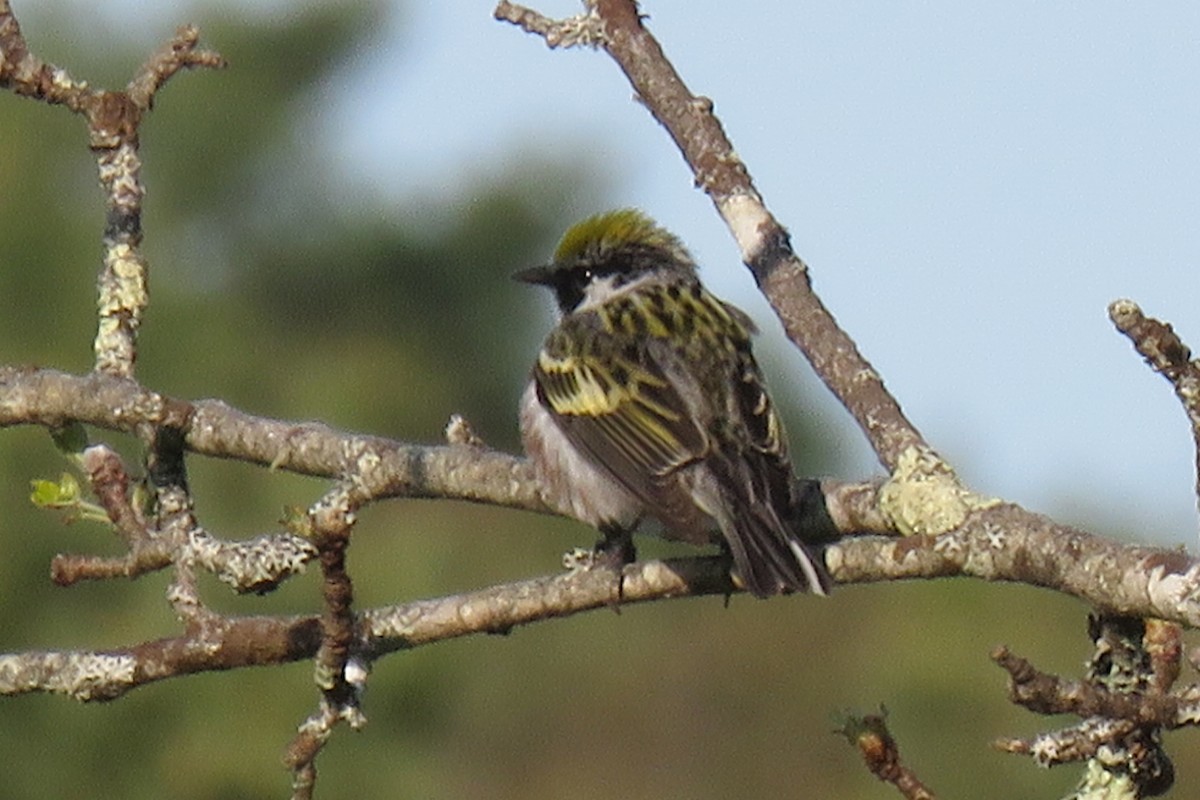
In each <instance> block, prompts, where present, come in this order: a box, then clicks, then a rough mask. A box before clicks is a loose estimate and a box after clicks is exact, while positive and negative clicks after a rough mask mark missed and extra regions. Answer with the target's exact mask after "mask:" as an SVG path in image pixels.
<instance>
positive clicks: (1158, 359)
mask: <svg viewBox="0 0 1200 800" xmlns="http://www.w3.org/2000/svg"><path fill="white" fill-rule="evenodd" d="M1108 316H1109V319H1111V320H1112V322H1113V325H1116V326H1117V330H1119V331H1120V332H1121V333H1123V334H1125V335H1126V336H1128V337H1129V340H1130V341H1131V342H1133V346H1134V348H1136V349H1137V351H1138V353H1140V354H1141V356H1142V358H1144V359H1146V363H1147V364H1149V365H1150V368H1151V369H1153V370H1154V371H1155V372H1157V373H1158V374H1159V375H1162V376H1163V377H1164V378H1166V379H1167V380H1169V381H1170V382H1171V385H1172V386H1173V387H1175V395H1176V397H1178V398H1179V402H1180V403H1182V404H1183V411H1184V413H1185V414H1187V418H1188V423H1190V424H1191V426H1192V442H1193V445H1194V447H1195V450H1196V502H1197V504H1198V506H1200V362H1197V361H1194V360H1192V351H1191V349H1190V348H1189V347H1188V346H1187V345H1186V344H1184V343H1183V340H1182V339H1180V338H1179V334H1177V333H1175V330H1174V329H1173V328H1172V327H1171V326H1170V325H1169V324H1167V323H1165V322H1159V321H1158V320H1156V319H1154V318H1153V317H1147V316H1146V315H1145V314H1143V313H1142V309H1141V308H1139V307H1138V305H1137V303H1134V302H1133V301H1132V300H1116V301H1114V302H1113V303H1112V304H1111V305H1110V306H1109V307H1108Z"/></svg>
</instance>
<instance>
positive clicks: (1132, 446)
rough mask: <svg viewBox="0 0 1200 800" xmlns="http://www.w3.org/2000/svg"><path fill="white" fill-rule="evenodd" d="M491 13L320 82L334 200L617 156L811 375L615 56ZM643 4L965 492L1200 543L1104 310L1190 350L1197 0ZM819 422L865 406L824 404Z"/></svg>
mask: <svg viewBox="0 0 1200 800" xmlns="http://www.w3.org/2000/svg"><path fill="white" fill-rule="evenodd" d="M15 2H16V5H17V11H18V13H20V12H21V10H22V3H21V0H15ZM67 5H68V6H72V7H76V8H83V7H84V6H83V5H82V4H81V2H80V0H74V2H72V3H67ZM250 7H253V8H254V9H255V10H254V11H253V12H250V11H246V12H245V13H254V14H256V15H263V14H286V13H288V10H289V9H290V8H294V7H295V6H294V4H291V3H288V2H284V1H283V0H273V2H271V3H268V4H264V3H256V4H251V3H246V8H247V9H249V8H250ZM536 7H537V8H539V9H540V10H542V11H544V12H546V13H549V14H552V15H558V16H561V15H567V14H571V13H575V12H576V11H577V10H578V8H579V6H578V5H577V4H575V3H569V2H564V1H563V0H556V2H545V3H541V4H539V5H537V6H536ZM230 8H239V6H237V5H236V4H235V5H232V6H229V7H227V10H226V12H225V13H226V14H228V13H230V11H229V9H230ZM491 10H492V5H491V3H489V2H482V3H468V2H454V3H445V2H424V3H409V4H404V5H398V6H397V7H396V9H395V12H394V13H393V14H392V15H391V17H390V19H389V20H388V23H387V24H386V25H384V26H382V27H381V28H380V30H379V31H378V33H377V35H376V38H375V41H374V42H373V43H372V44H371V46H370V47H369V48H367V49H365V50H364V52H362V53H360V54H359V57H358V58H357V59H356V61H355V63H354V64H352V65H350V66H349V67H348V70H347V73H346V74H345V75H343V76H341V79H340V80H341V81H344V83H341V82H339V84H338V85H331V86H330V87H329V97H330V99H331V102H333V103H334V106H335V108H334V112H333V113H330V114H328V115H327V116H325V117H323V118H320V119H314V120H313V132H312V135H313V136H314V137H315V139H314V140H315V141H316V142H318V143H321V145H322V146H323V147H324V148H326V149H327V150H328V152H329V154H330V155H331V156H332V157H334V158H335V159H336V162H335V163H337V164H338V165H339V167H340V169H341V170H343V171H344V173H345V174H346V175H347V176H348V183H347V185H346V189H345V191H347V192H349V193H351V194H354V193H372V194H378V195H381V196H384V197H389V198H395V199H396V200H401V199H410V198H413V197H414V196H420V195H422V194H430V193H432V194H443V193H448V190H447V187H448V186H452V185H454V184H455V182H457V181H460V180H466V179H470V178H473V177H477V176H479V175H481V174H488V173H489V172H494V173H502V172H503V170H504V160H505V159H507V158H508V157H510V156H511V154H512V153H513V152H514V150H516V151H519V152H521V153H523V154H524V155H525V156H527V157H535V158H552V159H554V160H569V159H581V160H585V161H586V162H587V163H589V164H600V165H603V169H604V170H605V172H606V174H607V175H608V179H609V185H610V193H609V194H610V196H611V197H612V199H613V202H614V203H616V204H621V205H637V206H641V207H643V208H645V209H646V210H647V211H648V212H650V213H651V214H652V215H653V216H655V217H657V218H658V219H659V220H660V221H662V222H663V223H664V224H666V225H667V226H668V227H670V228H672V229H673V230H675V231H676V232H677V233H679V234H680V235H681V236H682V237H683V238H684V240H685V241H687V242H688V243H689V245H690V246H691V248H692V250H693V251H694V252H695V254H696V255H697V256H698V258H699V259H700V261H701V264H702V265H703V269H704V274H705V276H706V279H707V281H708V282H709V283H710V285H711V286H712V287H713V288H714V289H715V290H716V291H718V293H720V294H723V295H725V296H726V297H728V298H729V299H731V300H733V301H735V302H737V303H739V304H740V305H743V306H744V307H746V308H747V310H749V311H750V312H751V313H752V314H753V315H754V316H755V317H756V318H757V319H758V320H759V321H760V323H762V327H763V328H764V337H765V338H766V339H768V340H772V343H771V344H768V345H766V347H768V348H774V349H776V350H777V351H778V352H780V353H781V354H784V355H783V356H782V357H783V358H784V361H783V362H781V363H778V364H776V365H775V368H776V369H777V370H779V371H781V372H785V373H787V374H775V375H774V376H773V378H772V383H773V384H774V385H776V386H778V385H780V384H782V383H786V382H789V381H794V382H796V383H797V384H799V385H801V386H803V387H805V388H806V389H809V390H810V391H811V390H813V385H814V379H813V378H812V377H811V374H810V372H809V370H808V368H807V365H806V364H805V363H804V362H803V360H802V359H801V358H800V357H799V356H794V355H790V354H786V350H785V345H784V344H783V340H782V336H781V334H780V332H779V330H778V326H777V325H775V324H774V323H773V322H772V319H771V316H770V312H769V310H768V309H767V307H766V305H765V303H763V302H762V301H761V300H760V299H758V298H757V297H756V295H755V293H754V288H753V284H752V281H751V279H750V277H749V274H748V273H747V272H746V271H745V270H744V269H743V268H741V266H740V265H739V264H738V262H737V251H736V249H735V248H734V246H733V243H732V241H731V239H730V237H729V236H728V234H727V233H726V231H725V230H724V227H723V225H722V224H721V222H720V221H719V219H718V218H717V217H716V215H715V213H714V212H713V211H712V209H711V207H710V205H709V204H708V201H707V200H706V199H705V198H704V197H703V196H702V195H701V194H700V193H699V192H698V191H696V190H695V189H694V188H692V183H691V178H690V175H689V173H688V172H687V170H686V168H685V166H684V164H683V162H682V159H681V158H680V157H679V155H678V153H677V152H676V151H675V150H674V149H673V147H672V145H671V144H670V141H669V139H668V138H667V136H666V135H665V133H664V132H662V131H661V130H659V129H658V128H657V126H656V125H655V124H654V122H653V121H652V120H651V119H650V117H649V115H648V114H647V113H646V112H645V111H644V110H643V109H642V108H641V107H640V106H638V105H637V104H636V103H634V102H631V100H630V95H631V90H630V89H629V86H628V84H627V83H626V82H625V80H624V78H623V77H622V76H621V74H620V72H619V71H618V70H617V68H616V66H615V65H614V64H613V63H612V62H611V61H610V60H609V59H608V58H607V57H606V56H604V55H603V54H602V53H597V52H592V51H587V50H572V51H557V52H551V51H549V50H547V48H546V47H545V45H544V44H542V43H541V42H540V40H537V39H535V38H533V37H531V36H528V35H525V34H523V33H521V32H520V31H518V30H517V29H516V28H513V27H511V26H509V25H504V24H500V23H497V22H494V21H493V20H492V19H491ZM643 11H644V12H645V13H647V14H648V15H649V23H648V24H649V25H650V27H651V29H652V30H653V32H654V33H655V34H656V35H657V36H658V37H659V39H660V41H661V42H662V43H663V46H664V48H665V49H666V52H667V54H668V56H669V57H670V58H672V60H673V61H674V63H675V65H676V67H677V68H678V69H679V71H680V72H681V74H682V75H683V77H684V79H685V81H687V83H688V84H689V85H690V87H691V88H692V90H693V91H694V92H696V93H698V94H704V95H707V96H709V97H711V98H712V99H713V101H714V102H715V106H716V112H717V114H718V115H719V116H720V118H721V120H722V121H723V123H724V124H725V127H726V130H727V131H728V133H729V134H730V136H731V138H732V139H733V142H734V145H735V147H736V149H737V150H738V152H739V154H740V155H741V156H742V158H743V159H744V160H745V161H746V163H747V165H748V166H749V168H750V170H751V172H752V174H753V175H754V176H755V179H756V181H757V184H758V187H759V189H760V190H761V191H762V193H763V195H764V197H765V200H766V202H767V205H768V207H769V208H770V209H771V210H772V211H773V212H774V213H775V214H776V216H777V217H778V218H779V219H780V220H781V221H782V222H783V224H784V225H786V226H787V227H788V228H789V229H790V230H791V232H792V236H793V243H794V245H795V247H796V249H797V251H798V252H799V253H800V254H801V255H802V257H803V258H805V260H806V261H808V263H809V264H810V266H811V268H812V270H813V278H814V282H815V285H816V287H817V290H818V291H819V293H820V294H821V296H822V297H823V299H824V300H825V302H826V304H827V305H828V306H829V307H830V308H831V309H832V310H833V312H834V314H835V315H836V316H837V318H838V320H839V321H840V322H841V323H842V325H843V326H844V327H845V328H846V329H847V330H848V331H849V332H850V333H851V334H852V335H853V336H854V337H855V339H856V340H857V341H858V343H859V345H860V348H861V349H862V351H863V352H864V354H865V355H866V356H867V358H868V359H870V360H871V361H872V363H873V364H874V366H875V367H876V368H877V369H878V370H879V371H880V372H881V373H882V374H883V376H884V378H885V380H886V381H887V383H888V386H889V387H890V388H891V390H892V391H893V392H894V393H895V394H896V395H897V397H898V398H899V399H900V401H901V403H902V405H903V407H904V409H905V411H906V412H907V413H908V415H909V416H910V418H911V419H912V420H913V421H914V422H915V423H916V424H917V426H918V427H919V428H920V429H921V430H922V431H923V432H924V434H925V435H926V437H927V438H928V439H929V441H930V442H931V443H932V444H933V445H934V446H935V447H936V448H938V449H939V450H941V451H942V452H943V454H944V455H946V456H947V457H948V458H949V459H950V460H951V461H952V463H954V464H955V465H956V466H957V467H958V468H959V470H960V472H961V473H962V474H963V476H964V477H965V479H966V480H967V481H968V482H969V483H970V484H971V485H972V486H973V487H974V488H976V489H978V490H980V491H982V492H986V493H989V494H997V495H1001V496H1004V497H1006V498H1009V499H1013V500H1016V501H1018V502H1021V503H1023V504H1025V505H1027V506H1028V507H1030V508H1032V509H1034V510H1038V511H1043V512H1046V513H1049V514H1051V515H1052V516H1054V517H1056V518H1058V519H1060V520H1062V521H1079V522H1084V523H1088V524H1093V525H1099V524H1101V523H1102V524H1104V525H1105V526H1106V527H1107V529H1108V530H1110V531H1112V532H1119V531H1124V532H1125V533H1126V534H1127V535H1128V536H1129V537H1131V538H1135V539H1147V538H1149V539H1153V540H1155V541H1159V542H1164V543H1169V544H1187V545H1189V546H1191V545H1192V544H1193V542H1194V539H1195V536H1196V531H1197V522H1196V503H1195V495H1194V491H1193V485H1194V465H1193V459H1194V453H1193V447H1192V443H1191V437H1190V434H1189V429H1188V425H1187V422H1186V420H1185V418H1184V415H1183V413H1182V411H1181V409H1180V408H1179V406H1178V403H1177V402H1176V400H1175V398H1174V396H1173V394H1172V393H1171V390H1170V387H1169V385H1168V384H1167V383H1166V382H1165V381H1163V380H1162V379H1161V378H1159V377H1157V376H1155V375H1153V374H1151V373H1150V372H1149V370H1148V369H1147V368H1146V367H1144V366H1143V365H1142V363H1141V361H1140V359H1139V358H1138V356H1137V355H1136V354H1135V353H1134V352H1133V351H1132V349H1131V347H1130V346H1129V344H1128V342H1127V341H1126V340H1125V339H1124V338H1123V337H1121V336H1120V335H1118V334H1117V333H1116V332H1115V331H1114V330H1113V328H1112V326H1111V324H1110V323H1109V322H1108V320H1107V315H1106V307H1107V305H1108V303H1109V302H1111V301H1112V300H1114V299H1116V298H1119V297H1128V298H1131V299H1133V300H1135V301H1136V302H1138V303H1139V304H1141V305H1142V307H1143V308H1144V310H1145V311H1146V312H1147V313H1149V314H1151V315H1155V316H1159V317H1160V318H1163V319H1166V320H1169V321H1171V322H1172V323H1174V325H1175V327H1176V329H1177V330H1179V331H1180V332H1181V333H1182V334H1183V336H1184V338H1185V340H1190V341H1191V342H1192V343H1193V344H1194V345H1196V347H1197V348H1200V270H1198V269H1197V267H1198V266H1200V230H1198V227H1197V221H1198V220H1200V148H1198V146H1197V145H1198V144H1200V93H1198V92H1197V86H1196V84H1197V80H1198V76H1200V47H1198V46H1197V45H1198V44H1200V6H1197V5H1195V4H1192V3H1184V2H1159V3H1153V4H1132V3H1114V2H1103V1H1101V2H1089V3H1086V4H1084V3H1039V2H1010V3H1003V4H1001V3H995V4H986V5H985V4H978V3H961V2H936V1H932V0H931V1H930V2H888V3H866V2H845V1H844V0H838V1H837V2H788V3H783V2H776V3H756V2H746V3H740V4H736V5H735V4H730V3H727V2H716V1H715V0H695V1H693V2H687V3H682V2H667V1H666V0H663V1H662V2H645V3H644V4H643ZM75 13H79V12H75ZM93 13H94V12H93ZM103 13H104V14H105V18H106V20H107V21H108V24H112V25H119V26H124V25H127V24H128V23H129V20H131V19H133V20H137V24H138V25H139V27H140V28H141V29H142V30H143V31H144V32H145V34H146V36H147V37H148V41H151V40H153V41H159V40H161V39H163V38H165V37H166V36H167V35H169V33H170V31H171V30H173V28H174V26H175V25H176V24H178V23H180V22H183V21H189V20H194V21H196V22H199V23H201V24H203V21H204V14H203V13H200V12H194V11H193V10H192V9H190V8H189V6H188V5H187V4H184V3H173V2H152V1H151V0H137V2H134V1H133V0H128V1H127V2H121V3H112V4H108V5H106V7H105V9H104V11H103ZM239 13H240V12H239ZM212 44H213V46H215V47H217V48H218V49H219V46H220V43H219V42H213V43H212ZM347 86H351V87H353V88H352V89H349V90H347V88H346V87H347ZM593 210H599V209H592V208H588V207H586V206H584V205H581V207H580V212H581V213H587V212H590V211H593ZM818 393H819V390H818ZM821 396H824V395H821ZM821 417H822V419H825V420H828V421H829V424H832V425H847V424H848V423H847V422H846V418H845V415H844V414H843V413H841V412H840V411H839V410H838V409H837V407H836V406H835V405H834V404H833V402H832V400H829V401H828V402H827V403H826V405H825V407H824V408H823V409H822V410H821ZM841 438H842V439H843V440H844V441H845V442H846V451H847V454H848V464H849V466H848V467H843V469H846V470H847V474H845V475H843V476H842V477H847V478H854V477H860V476H864V475H867V474H873V473H876V472H877V471H878V467H877V465H876V464H875V462H874V459H873V457H872V456H871V454H870V452H869V451H868V450H867V448H866V446H865V444H864V443H863V441H862V437H861V436H860V435H858V433H857V432H856V430H855V429H853V428H852V427H846V428H845V431H844V433H842V434H841Z"/></svg>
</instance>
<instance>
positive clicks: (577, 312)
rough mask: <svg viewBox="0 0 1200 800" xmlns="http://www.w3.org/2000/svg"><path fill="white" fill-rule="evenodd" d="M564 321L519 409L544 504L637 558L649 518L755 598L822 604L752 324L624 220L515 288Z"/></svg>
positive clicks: (575, 243) (621, 560) (668, 238)
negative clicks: (538, 297)
mask: <svg viewBox="0 0 1200 800" xmlns="http://www.w3.org/2000/svg"><path fill="white" fill-rule="evenodd" d="M515 277H516V278H517V279H518V280H521V281H525V282H527V283H534V284H540V285H543V286H547V287H549V288H550V289H551V290H552V291H553V292H554V295H555V298H556V300H557V303H558V310H559V313H560V316H559V320H558V324H557V326H556V327H555V328H554V329H553V330H552V331H551V332H550V334H549V336H548V337H547V338H546V341H545V344H543V345H542V349H541V352H540V353H539V354H538V358H537V362H536V363H535V364H534V366H533V375H532V378H531V380H530V383H529V386H528V388H527V389H526V391H525V394H524V396H523V398H522V401H521V435H522V439H523V441H524V445H525V451H526V452H527V453H528V454H529V457H530V459H531V460H532V461H533V464H534V467H535V469H536V472H537V476H538V480H539V481H540V483H541V487H542V493H543V496H544V497H545V499H546V501H547V502H548V503H549V504H550V505H551V506H553V507H555V508H556V509H557V510H558V511H561V512H562V513H565V514H568V515H570V516H573V517H575V518H577V519H580V520H583V521H584V522H587V523H589V524H591V525H593V526H595V527H597V528H599V529H600V531H601V533H602V534H603V535H604V539H603V541H602V542H601V543H600V544H599V545H597V554H598V555H599V556H602V557H603V556H607V557H608V559H609V561H610V563H612V565H613V566H618V567H619V566H622V565H624V564H625V563H628V562H629V561H632V560H633V558H634V549H633V544H632V540H631V538H630V534H631V533H632V531H633V529H634V528H635V527H636V526H637V524H638V523H639V521H640V520H641V519H642V518H643V517H645V516H647V515H649V516H652V517H655V518H657V519H658V520H659V521H660V522H661V523H662V525H663V535H664V537H665V538H668V539H673V540H680V541H685V542H691V543H694V544H710V543H714V542H715V543H719V544H721V545H722V546H723V547H724V548H725V549H726V550H727V551H728V552H729V553H730V554H732V556H733V562H734V568H735V570H736V573H737V575H738V577H739V578H740V579H741V582H742V584H743V585H744V586H745V587H746V589H748V590H749V591H750V592H751V593H753V594H754V595H756V596H758V597H769V596H771V595H776V594H781V593H785V592H794V591H811V592H815V593H817V594H826V593H827V592H828V591H829V587H830V578H829V574H828V573H827V572H826V570H825V567H824V564H823V563H822V562H821V561H820V560H818V559H815V558H814V557H813V554H812V553H810V552H809V550H808V549H807V548H806V547H805V545H804V543H803V542H801V541H800V539H799V538H798V537H797V535H796V532H795V531H793V530H792V528H791V527H789V523H788V520H789V519H790V518H791V511H792V505H793V487H792V471H791V464H790V462H789V460H788V454H787V445H786V443H785V441H784V440H785V437H784V433H783V426H782V424H781V423H780V421H779V417H778V416H776V414H775V410H774V407H773V406H772V404H771V399H770V397H769V396H768V395H767V390H766V387H765V386H764V385H763V380H762V374H761V373H760V372H759V369H758V365H757V364H756V363H755V361H754V356H753V354H752V353H751V351H750V334H751V333H752V332H754V330H755V329H754V326H753V323H751V322H750V319H749V317H747V316H746V315H745V314H744V313H743V312H742V311H740V310H738V309H737V308H734V307H733V306H731V305H729V304H728V303H725V302H722V301H721V300H718V299H717V298H716V297H713V296H712V295H711V294H709V293H708V291H707V290H706V289H705V288H704V287H703V286H702V285H701V284H700V279H699V278H698V277H697V275H696V264H695V262H694V261H693V260H692V257H691V255H690V254H689V253H688V251H687V249H686V248H684V246H683V243H682V242H680V240H679V239H678V238H676V237H675V236H674V235H673V234H671V233H669V232H668V231H666V230H664V229H663V228H661V227H659V226H658V225H657V224H655V223H654V221H653V220H651V219H650V218H649V217H647V216H646V215H645V214H643V213H642V212H640V211H638V210H636V209H622V210H619V211H611V212H608V213H606V214H600V215H598V216H594V217H591V218H589V219H586V220H584V221H582V222H580V223H578V224H576V225H575V226H574V227H572V228H570V229H569V230H568V231H567V232H566V234H564V236H563V238H562V241H561V242H559V245H558V248H557V249H556V250H555V251H554V258H553V260H552V261H551V263H549V264H547V265H545V266H538V267H533V268H531V269H526V270H522V271H521V272H518V273H517V274H516V276H515Z"/></svg>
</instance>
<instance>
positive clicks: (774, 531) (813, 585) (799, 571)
mask: <svg viewBox="0 0 1200 800" xmlns="http://www.w3.org/2000/svg"><path fill="white" fill-rule="evenodd" d="M747 512H748V513H744V514H739V515H738V516H737V518H735V519H718V520H717V523H718V525H719V526H720V528H721V532H722V533H723V534H724V536H725V541H726V542H727V543H728V545H729V551H730V553H731V554H732V555H733V563H734V567H735V569H736V570H737V574H738V577H739V578H741V581H742V583H743V584H745V586H746V590H747V591H748V592H750V593H751V594H753V595H754V596H755V597H771V596H773V595H777V594H787V593H790V592H812V593H813V594H819V595H826V594H829V591H830V588H831V587H832V584H833V579H832V578H830V576H829V571H828V570H827V569H826V568H825V564H824V560H823V559H821V558H820V557H819V556H818V555H814V554H813V552H812V551H810V550H809V549H808V547H807V546H806V545H805V544H804V542H802V541H800V539H799V538H798V537H797V536H796V534H795V533H794V532H792V530H791V529H790V528H789V527H788V526H787V525H786V524H784V522H783V521H782V520H780V519H779V516H778V515H777V514H776V513H775V511H774V510H773V509H771V508H770V507H768V506H760V507H759V508H756V509H747Z"/></svg>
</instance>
